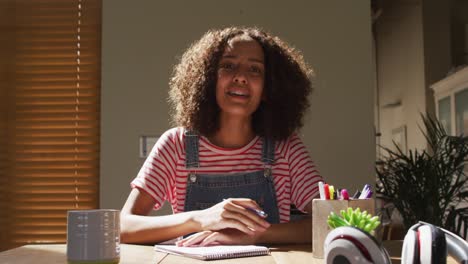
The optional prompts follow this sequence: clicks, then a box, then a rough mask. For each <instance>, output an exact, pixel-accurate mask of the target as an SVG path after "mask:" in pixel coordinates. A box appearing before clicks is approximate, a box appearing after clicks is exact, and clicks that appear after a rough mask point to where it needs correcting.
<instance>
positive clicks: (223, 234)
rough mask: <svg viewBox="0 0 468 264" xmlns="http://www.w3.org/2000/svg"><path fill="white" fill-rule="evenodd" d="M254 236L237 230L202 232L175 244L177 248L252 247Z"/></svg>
mask: <svg viewBox="0 0 468 264" xmlns="http://www.w3.org/2000/svg"><path fill="white" fill-rule="evenodd" d="M253 244H255V235H254V236H252V235H247V234H245V233H243V232H241V231H239V230H237V229H233V228H227V229H222V230H219V231H202V232H198V233H196V234H193V235H191V236H189V237H186V238H184V239H182V240H179V241H177V242H176V245H177V246H182V247H191V246H201V247H203V246H215V245H253Z"/></svg>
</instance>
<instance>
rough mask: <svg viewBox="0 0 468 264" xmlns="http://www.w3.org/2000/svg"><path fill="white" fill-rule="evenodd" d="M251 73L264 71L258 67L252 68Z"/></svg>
mask: <svg viewBox="0 0 468 264" xmlns="http://www.w3.org/2000/svg"><path fill="white" fill-rule="evenodd" d="M250 71H251V72H253V73H262V69H260V68H259V67H256V66H252V67H250Z"/></svg>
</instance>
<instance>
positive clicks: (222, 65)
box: [220, 63, 234, 70]
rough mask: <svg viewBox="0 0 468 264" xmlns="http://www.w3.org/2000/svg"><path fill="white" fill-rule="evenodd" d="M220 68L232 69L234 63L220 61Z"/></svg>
mask: <svg viewBox="0 0 468 264" xmlns="http://www.w3.org/2000/svg"><path fill="white" fill-rule="evenodd" d="M220 68H221V69H226V70H232V69H234V65H233V64H232V63H222V64H221V65H220Z"/></svg>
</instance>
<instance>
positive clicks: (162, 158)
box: [131, 127, 322, 223]
mask: <svg viewBox="0 0 468 264" xmlns="http://www.w3.org/2000/svg"><path fill="white" fill-rule="evenodd" d="M184 131H185V130H184V129H183V128H180V127H178V128H172V129H170V130H168V131H166V132H165V133H164V134H163V135H162V136H161V137H160V138H159V140H158V142H157V143H156V144H155V145H154V147H153V149H152V150H151V153H150V154H149V156H148V158H147V159H146V161H145V163H144V164H143V166H142V167H141V169H140V172H139V173H138V175H137V177H136V178H135V179H134V180H133V181H132V183H131V186H132V187H133V188H135V187H137V188H139V189H141V190H144V191H145V192H146V193H148V194H149V195H151V196H152V197H153V198H154V200H155V202H156V204H155V206H154V208H155V209H159V208H160V207H161V206H162V204H163V202H164V201H166V200H168V201H169V202H170V203H171V205H172V210H173V211H174V213H179V212H183V211H184V204H185V191H186V183H187V176H188V174H189V172H191V171H193V172H195V173H201V174H210V173H213V174H228V173H242V172H253V171H258V170H263V169H264V163H263V162H262V160H261V157H262V143H263V141H262V140H261V138H260V137H255V138H254V139H253V140H252V141H251V142H250V143H249V144H247V145H246V146H244V147H241V148H237V149H224V148H220V147H217V146H215V145H213V144H212V143H210V142H209V141H208V139H207V138H205V137H203V136H201V137H200V142H199V159H200V167H199V168H196V169H190V170H187V169H186V168H185V143H184V137H185V136H184ZM272 172H273V179H274V185H275V190H276V199H277V204H278V208H279V214H280V222H281V223H285V222H288V221H289V218H290V216H289V213H290V205H291V204H295V205H296V207H297V208H298V209H299V210H304V208H305V206H306V205H307V204H308V203H310V201H311V200H312V199H313V198H315V197H317V196H318V193H319V192H318V182H319V181H321V180H322V177H321V176H320V175H319V173H318V171H317V169H316V167H315V165H314V164H313V162H312V160H311V158H310V156H309V153H308V152H307V149H306V147H305V145H304V144H303V143H302V141H301V139H300V138H299V137H298V136H297V135H296V134H294V135H292V136H291V137H290V138H288V139H287V140H284V141H280V142H277V143H276V146H275V163H274V164H273V167H272Z"/></svg>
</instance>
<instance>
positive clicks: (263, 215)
mask: <svg viewBox="0 0 468 264" xmlns="http://www.w3.org/2000/svg"><path fill="white" fill-rule="evenodd" d="M245 209H247V210H249V211H251V212H254V213H256V214H257V215H258V216H260V217H263V218H267V217H268V214H267V213H265V212H264V211H262V210H258V209H255V208H251V207H246V208H245Z"/></svg>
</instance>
